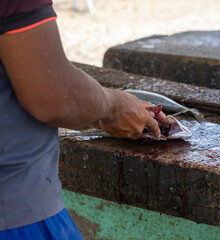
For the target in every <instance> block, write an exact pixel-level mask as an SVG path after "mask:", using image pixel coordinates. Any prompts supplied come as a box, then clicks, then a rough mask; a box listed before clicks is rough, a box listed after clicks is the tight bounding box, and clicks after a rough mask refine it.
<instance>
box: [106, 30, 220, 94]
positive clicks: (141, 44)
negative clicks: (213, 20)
mask: <svg viewBox="0 0 220 240" xmlns="http://www.w3.org/2000/svg"><path fill="white" fill-rule="evenodd" d="M219 38H220V31H193V32H183V33H178V34H174V35H171V36H152V37H149V38H144V39H139V40H136V41H133V42H128V43H125V44H123V45H119V46H115V47H112V48H110V49H109V50H108V51H107V52H106V53H105V56H104V60H103V66H104V67H109V68H115V69H120V70H124V71H127V72H130V73H135V74H142V75H146V76H151V77H156V78H161V79H167V80H172V81H176V82H183V83H190V84H193V85H197V86H206V87H209V88H216V89H220V42H219Z"/></svg>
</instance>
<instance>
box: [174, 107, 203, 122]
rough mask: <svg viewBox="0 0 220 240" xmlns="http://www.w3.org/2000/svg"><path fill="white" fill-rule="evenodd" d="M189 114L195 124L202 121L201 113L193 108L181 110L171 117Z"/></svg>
mask: <svg viewBox="0 0 220 240" xmlns="http://www.w3.org/2000/svg"><path fill="white" fill-rule="evenodd" d="M186 112H189V113H191V114H192V116H193V117H194V118H195V119H196V121H197V122H199V123H201V122H203V121H204V116H203V114H202V113H200V112H199V111H198V110H197V109H195V108H187V109H183V110H181V111H179V112H177V113H174V114H172V116H178V115H180V114H182V113H186Z"/></svg>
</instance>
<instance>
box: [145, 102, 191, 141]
mask: <svg viewBox="0 0 220 240" xmlns="http://www.w3.org/2000/svg"><path fill="white" fill-rule="evenodd" d="M156 107H157V106H156ZM167 120H168V123H166V124H163V123H159V122H158V124H159V128H160V132H161V136H160V137H155V136H153V135H152V133H151V132H150V131H149V130H148V129H147V128H146V127H145V128H144V130H143V133H142V135H141V137H140V138H149V139H153V140H170V139H186V138H189V137H191V136H192V133H191V132H190V130H189V129H188V128H187V127H186V126H184V125H183V124H182V123H180V122H179V121H178V120H177V119H176V118H175V117H173V116H172V115H168V116H167Z"/></svg>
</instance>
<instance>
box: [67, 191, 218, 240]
mask: <svg viewBox="0 0 220 240" xmlns="http://www.w3.org/2000/svg"><path fill="white" fill-rule="evenodd" d="M63 200H64V204H65V207H66V208H67V209H68V210H69V211H70V212H71V211H73V212H74V213H75V214H74V217H75V218H76V219H74V220H75V222H76V223H77V221H76V220H77V219H78V218H80V219H81V220H82V219H84V220H86V221H87V224H84V227H81V231H82V234H84V231H86V233H85V234H84V238H85V240H87V239H88V240H89V239H92V240H96V239H102V240H104V239H108V240H145V239H146V240H161V239H162V240H219V239H220V227H214V226H209V225H206V224H197V223H196V222H193V221H190V220H186V219H182V218H177V217H173V216H169V215H166V214H160V213H158V212H153V211H149V210H145V209H141V208H137V207H131V206H128V205H124V204H121V205H120V204H118V203H115V202H110V201H106V200H103V199H100V198H95V197H90V196H87V195H83V194H78V193H74V192H70V191H65V190H63ZM84 222H85V221H84ZM88 222H89V223H91V224H90V225H88ZM88 226H89V227H91V229H88V228H89V227H88ZM83 228H84V229H83ZM85 228H87V229H85ZM92 228H95V230H94V229H92ZM94 231H95V234H94Z"/></svg>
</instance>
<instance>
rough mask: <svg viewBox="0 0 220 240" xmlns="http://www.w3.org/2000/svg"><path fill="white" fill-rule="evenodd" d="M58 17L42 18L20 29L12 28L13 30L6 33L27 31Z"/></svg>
mask: <svg viewBox="0 0 220 240" xmlns="http://www.w3.org/2000/svg"><path fill="white" fill-rule="evenodd" d="M56 18H57V16H55V17H50V18H47V19H44V20H41V21H39V22H36V23H34V24H31V25H29V26H26V27H23V28H19V29H15V30H12V31H8V32H6V34H13V33H19V32H24V31H27V30H29V29H32V28H35V27H37V26H39V25H41V24H43V23H46V22H49V21H52V20H55V19H56Z"/></svg>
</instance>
